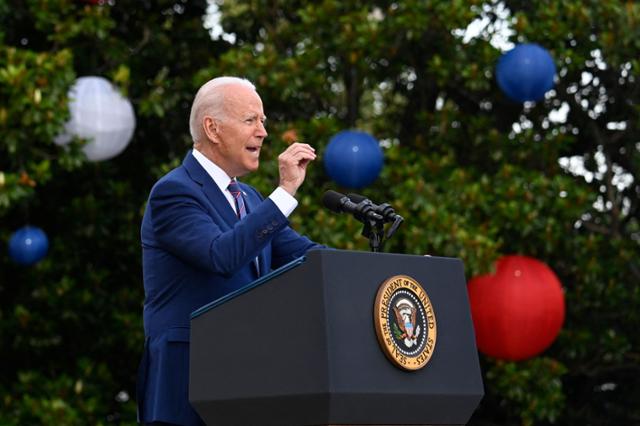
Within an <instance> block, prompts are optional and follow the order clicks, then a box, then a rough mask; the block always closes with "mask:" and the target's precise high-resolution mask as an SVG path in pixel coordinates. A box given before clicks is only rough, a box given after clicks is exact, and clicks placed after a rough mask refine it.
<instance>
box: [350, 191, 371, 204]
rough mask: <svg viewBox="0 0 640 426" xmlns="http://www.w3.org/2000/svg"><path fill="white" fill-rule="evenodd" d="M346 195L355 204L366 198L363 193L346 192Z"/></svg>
mask: <svg viewBox="0 0 640 426" xmlns="http://www.w3.org/2000/svg"><path fill="white" fill-rule="evenodd" d="M347 197H349V199H350V200H351V202H352V203H356V204H358V203H361V202H363V201H364V200H366V199H367V197H365V196H364V195H360V194H354V193H349V194H347Z"/></svg>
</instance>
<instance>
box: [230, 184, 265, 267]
mask: <svg viewBox="0 0 640 426" xmlns="http://www.w3.org/2000/svg"><path fill="white" fill-rule="evenodd" d="M227 189H228V190H229V192H230V193H231V195H232V196H233V199H234V200H235V202H236V216H238V219H242V218H243V217H245V216H246V215H247V208H246V207H245V205H244V197H243V196H242V190H241V189H240V185H239V184H238V181H237V180H235V179H232V180H231V182H229V186H227ZM253 263H254V266H255V268H256V274H258V276H260V264H259V263H258V258H257V257H256V258H255V259H254V262H253Z"/></svg>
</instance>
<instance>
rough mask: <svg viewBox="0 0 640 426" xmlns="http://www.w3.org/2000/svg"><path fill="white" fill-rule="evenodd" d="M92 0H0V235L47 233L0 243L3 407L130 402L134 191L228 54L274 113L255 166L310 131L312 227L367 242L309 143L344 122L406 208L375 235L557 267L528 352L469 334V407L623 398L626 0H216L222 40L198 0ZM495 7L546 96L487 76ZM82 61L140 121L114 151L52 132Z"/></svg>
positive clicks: (169, 147) (164, 158) (637, 295)
mask: <svg viewBox="0 0 640 426" xmlns="http://www.w3.org/2000/svg"><path fill="white" fill-rule="evenodd" d="M93 3H94V2H82V1H70V0H66V1H65V0H58V1H53V0H51V1H44V0H40V1H35V0H31V1H27V2H9V3H7V2H0V21H1V22H2V25H1V26H0V93H1V95H2V104H1V105H0V129H2V140H0V220H1V221H0V223H1V226H0V236H1V237H2V239H3V240H4V241H6V240H7V239H8V237H9V235H10V233H11V232H12V231H13V230H15V229H16V228H17V227H20V226H22V225H23V224H24V223H25V222H27V221H29V222H31V223H33V224H35V225H38V226H41V227H43V228H44V229H45V230H46V231H47V232H48V234H49V237H50V239H51V250H50V253H49V255H48V256H47V258H46V259H45V260H43V261H42V262H40V263H39V264H37V265H36V266H34V267H31V268H21V267H18V266H16V265H14V264H12V263H11V262H10V261H9V259H8V256H7V254H6V251H4V249H2V251H0V265H1V266H0V339H1V341H2V347H3V349H4V350H3V355H2V356H3V358H2V361H3V363H4V364H3V365H8V366H11V368H6V369H2V370H1V372H0V393H1V395H2V399H1V400H0V424H5V423H6V424H72V425H73V424H78V425H81V424H106V423H110V422H121V423H124V424H131V423H133V422H134V419H135V414H134V413H135V408H134V404H133V402H132V401H131V400H129V401H124V400H126V397H123V394H122V393H120V392H121V391H125V392H127V393H128V395H130V396H133V394H134V381H135V370H136V366H137V359H138V356H139V353H140V349H141V345H142V328H141V319H140V318H141V301H142V297H143V296H142V285H141V274H140V262H139V259H140V249H139V242H138V231H139V223H140V219H141V212H142V210H143V207H144V202H145V198H146V196H147V193H148V191H149V189H150V186H151V185H152V183H153V181H154V180H155V179H156V178H157V177H158V176H159V175H161V174H162V173H163V172H165V171H166V170H168V169H169V168H170V167H172V166H174V165H176V164H178V163H179V161H181V158H182V156H183V155H184V153H185V151H186V149H187V147H188V146H189V138H188V130H187V123H186V121H187V117H188V109H189V105H190V102H191V99H192V97H193V94H194V91H195V89H196V88H197V87H198V86H199V85H200V84H201V83H203V82H204V81H206V80H208V79H209V78H211V77H212V76H216V75H221V74H233V75H242V76H246V77H248V78H250V79H251V80H253V81H254V82H255V83H256V85H257V86H258V88H259V91H260V93H261V95H262V97H263V101H264V103H265V110H266V113H267V115H268V116H269V128H268V130H269V132H270V136H269V138H268V144H266V145H265V147H264V150H263V161H262V166H261V173H260V174H259V175H255V176H252V177H250V178H249V181H250V182H251V183H252V184H254V185H256V186H257V187H258V188H260V189H262V190H263V192H267V193H268V192H269V191H270V190H271V188H272V187H273V185H274V182H275V181H276V179H277V167H276V164H275V159H276V157H277V155H278V154H279V152H281V151H282V150H283V149H284V147H285V146H286V143H287V141H288V140H290V138H291V134H292V133H293V132H295V133H296V134H297V137H298V138H299V139H300V140H303V141H306V142H309V143H311V144H313V145H314V146H315V147H316V148H317V150H318V152H319V153H320V159H319V161H317V162H316V163H315V164H313V165H312V167H311V169H310V170H309V173H308V178H307V182H306V183H305V185H304V186H303V187H302V188H301V190H300V193H299V199H300V202H301V203H300V204H301V205H300V206H299V207H298V210H297V211H296V213H294V215H293V216H292V221H293V223H294V225H295V227H296V228H297V229H299V230H301V231H302V232H305V233H307V234H308V235H310V236H311V237H312V238H314V239H315V240H317V241H321V242H324V243H327V244H330V245H332V246H335V247H338V248H349V249H359V250H367V249H368V246H367V242H366V240H365V239H364V238H362V237H361V236H360V235H359V234H360V231H361V226H360V225H359V224H358V223H356V222H355V221H353V220H351V219H349V218H347V217H341V216H337V215H335V214H332V213H329V212H326V211H325V210H323V209H322V208H321V207H320V205H319V204H320V203H319V199H320V198H321V195H322V193H323V191H325V190H326V189H329V188H335V189H337V190H340V191H344V192H348V191H349V189H348V188H339V187H337V188H336V185H335V184H333V183H332V182H330V181H329V180H328V178H327V176H326V174H325V172H324V169H323V167H322V153H323V150H324V148H325V147H326V144H327V142H328V140H329V138H330V137H331V136H332V135H333V134H335V133H336V132H337V131H338V130H342V129H344V128H359V129H362V130H365V131H369V132H370V133H372V134H373V135H374V136H376V137H377V138H378V139H379V140H381V141H382V143H383V145H384V147H385V168H384V169H383V172H382V174H381V176H380V178H379V179H378V180H377V181H376V182H374V184H373V185H371V186H370V187H369V188H366V189H364V190H363V192H364V193H365V195H367V196H369V197H370V198H372V199H376V200H389V201H390V202H392V204H393V205H394V207H395V208H396V209H397V210H398V211H399V212H400V213H401V214H403V216H405V217H406V218H407V220H406V223H405V224H404V225H403V226H402V227H401V229H400V231H399V232H398V233H397V234H396V235H395V236H394V238H393V239H392V240H391V241H389V242H388V244H387V247H386V249H387V250H388V251H393V252H402V253H414V254H423V253H430V254H435V255H440V256H455V257H460V258H462V259H463V260H464V262H465V265H466V268H467V276H468V277H469V278H470V277H473V276H475V275H477V274H481V273H487V272H489V271H491V268H492V265H493V261H494V260H495V259H497V258H498V257H499V256H500V255H503V254H511V253H519V254H525V255H529V256H533V257H536V258H538V259H540V260H542V261H544V262H546V263H547V264H548V265H549V266H550V267H552V268H553V269H554V271H555V272H556V273H557V274H558V276H559V277H560V280H561V281H562V283H563V285H564V288H565V293H566V302H567V318H566V321H565V325H564V328H563V330H562V332H561V334H560V336H559V338H558V340H557V341H556V342H555V343H554V345H553V346H552V347H551V348H550V349H549V350H547V351H545V352H544V353H543V354H542V355H541V356H539V357H536V358H534V359H531V360H528V361H523V362H518V363H513V362H505V361H501V360H494V359H490V358H486V357H482V358H481V362H482V367H483V373H484V379H485V386H486V392H487V395H486V397H485V399H484V400H483V402H482V404H481V407H480V409H479V410H478V411H477V412H476V414H475V415H474V417H473V419H472V423H473V424H478V425H498V424H500V425H520V424H522V425H532V424H550V423H555V424H607V423H609V424H632V423H637V422H639V421H640V411H639V409H638V406H637V403H636V402H637V401H638V400H640V352H639V335H638V333H637V329H638V327H639V326H640V314H639V312H640V309H639V308H640V285H639V281H640V263H639V260H638V259H639V258H640V256H639V254H640V250H639V247H638V244H639V242H638V241H639V237H640V229H639V222H638V218H639V211H640V210H639V209H638V199H639V195H640V186H639V183H638V172H639V170H640V154H639V145H638V144H639V142H640V137H639V129H638V124H637V123H638V114H639V112H640V111H639V110H638V106H637V105H638V98H639V96H640V91H639V86H638V78H639V73H640V62H638V59H637V52H639V51H640V45H639V44H640V37H638V28H640V25H638V24H639V23H640V22H639V20H640V6H639V5H637V4H636V3H634V2H623V1H616V0H614V1H607V2H596V1H580V2H579V1H575V0H569V1H559V0H555V1H554V0H547V1H542V0H541V1H505V2H503V3H502V2H501V3H497V2H491V1H488V2H486V3H483V2H480V1H472V0H469V1H461V0H454V1H450V0H447V1H445V0H435V1H424V0H404V1H381V0H377V1H367V2H365V1H360V0H354V1H348V2H347V1H339V0H324V1H319V2H301V1H294V0H280V1H277V2H274V1H265V0H244V1H239V0H225V1H224V2H222V1H219V2H218V5H219V7H220V11H221V15H222V21H221V22H222V25H223V28H224V30H225V31H226V33H227V34H228V35H231V34H232V35H233V37H227V39H234V41H233V43H227V42H224V41H222V40H218V41H212V40H211V39H210V37H209V35H208V34H207V31H206V30H205V29H204V28H203V25H202V15H203V13H204V11H205V7H206V4H205V3H204V1H202V2H192V1H178V2H168V1H167V2H165V1H159V2H146V1H145V2H134V1H115V2H97V4H93ZM476 20H481V22H482V25H480V26H479V27H476V28H479V31H478V33H477V34H476V35H475V36H473V37H471V36H470V35H469V33H466V32H465V29H466V28H467V27H468V26H469V24H470V23H471V22H473V21H476ZM505 27H508V28H509V29H510V32H508V33H507V34H506V35H507V36H508V37H509V40H510V41H511V42H514V43H518V42H536V43H538V44H540V45H542V46H544V47H545V48H547V49H548V50H549V51H550V53H551V55H552V56H553V58H554V60H555V63H556V66H557V68H558V78H557V83H556V86H555V88H554V90H552V91H551V92H549V93H548V94H547V96H546V97H545V99H544V100H542V101H539V102H536V103H527V104H525V105H520V104H515V103H513V102H512V101H510V100H509V99H507V98H506V97H505V96H504V95H503V94H502V93H501V91H500V90H499V89H498V87H497V85H496V83H495V78H494V69H495V63H496V61H497V59H498V58H499V56H500V55H501V53H502V52H501V50H500V49H499V48H498V47H496V45H495V44H496V40H497V39H498V38H499V37H501V36H505V31H504V28H505ZM82 75H104V76H107V77H108V78H110V79H111V80H112V81H114V82H115V83H117V84H118V85H119V87H120V88H121V90H122V91H123V92H124V93H125V94H127V95H128V96H129V97H130V98H131V100H132V101H133V103H134V107H135V109H136V114H137V120H138V122H137V128H136V133H135V136H134V140H133V141H132V143H131V145H130V146H129V147H128V148H127V150H126V151H125V152H124V153H123V154H122V155H120V156H119V157H117V158H116V159H114V160H111V161H107V162H103V163H87V162H86V160H85V159H84V158H83V156H82V154H81V151H80V149H79V148H80V147H81V145H82V143H83V141H76V142H75V143H74V144H73V145H72V147H71V149H69V150H64V149H61V148H59V147H57V146H55V145H54V144H53V142H52V139H53V137H54V136H55V135H56V134H57V133H58V132H59V131H60V130H61V127H62V124H63V123H64V122H65V120H66V119H67V117H68V112H67V109H66V103H67V101H68V100H67V98H66V91H67V89H68V87H69V85H70V84H71V83H72V81H73V79H74V78H75V77H76V76H82ZM558 111H563V112H565V113H566V118H564V117H562V118H558V116H559V115H560V116H561V115H562V114H558Z"/></svg>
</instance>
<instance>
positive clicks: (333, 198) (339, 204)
mask: <svg viewBox="0 0 640 426" xmlns="http://www.w3.org/2000/svg"><path fill="white" fill-rule="evenodd" d="M322 204H324V206H325V207H326V208H328V209H329V210H331V211H334V212H336V213H342V212H345V213H351V214H352V215H353V216H354V217H355V218H356V219H358V220H359V221H361V222H364V221H368V220H375V221H381V220H383V218H382V216H381V215H379V214H378V213H376V212H375V211H374V209H373V207H372V206H371V204H368V203H354V202H352V201H351V200H350V199H349V197H347V196H346V195H344V194H341V193H339V192H336V191H332V190H329V191H327V192H325V193H324V195H323V196H322Z"/></svg>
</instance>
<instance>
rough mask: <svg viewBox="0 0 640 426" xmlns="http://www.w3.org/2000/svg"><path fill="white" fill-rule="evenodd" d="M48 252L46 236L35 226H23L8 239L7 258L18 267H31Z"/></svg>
mask: <svg viewBox="0 0 640 426" xmlns="http://www.w3.org/2000/svg"><path fill="white" fill-rule="evenodd" d="M47 250H49V239H48V238H47V234H45V233H44V231H43V230H42V229H40V228H37V227H35V226H23V227H22V228H20V229H18V230H17V231H16V232H14V233H13V235H11V238H10V239H9V256H10V257H11V259H13V261H14V262H16V263H19V264H20V265H33V264H34V263H36V262H38V261H39V260H40V259H42V258H43V257H44V256H45V255H46V254H47Z"/></svg>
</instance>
